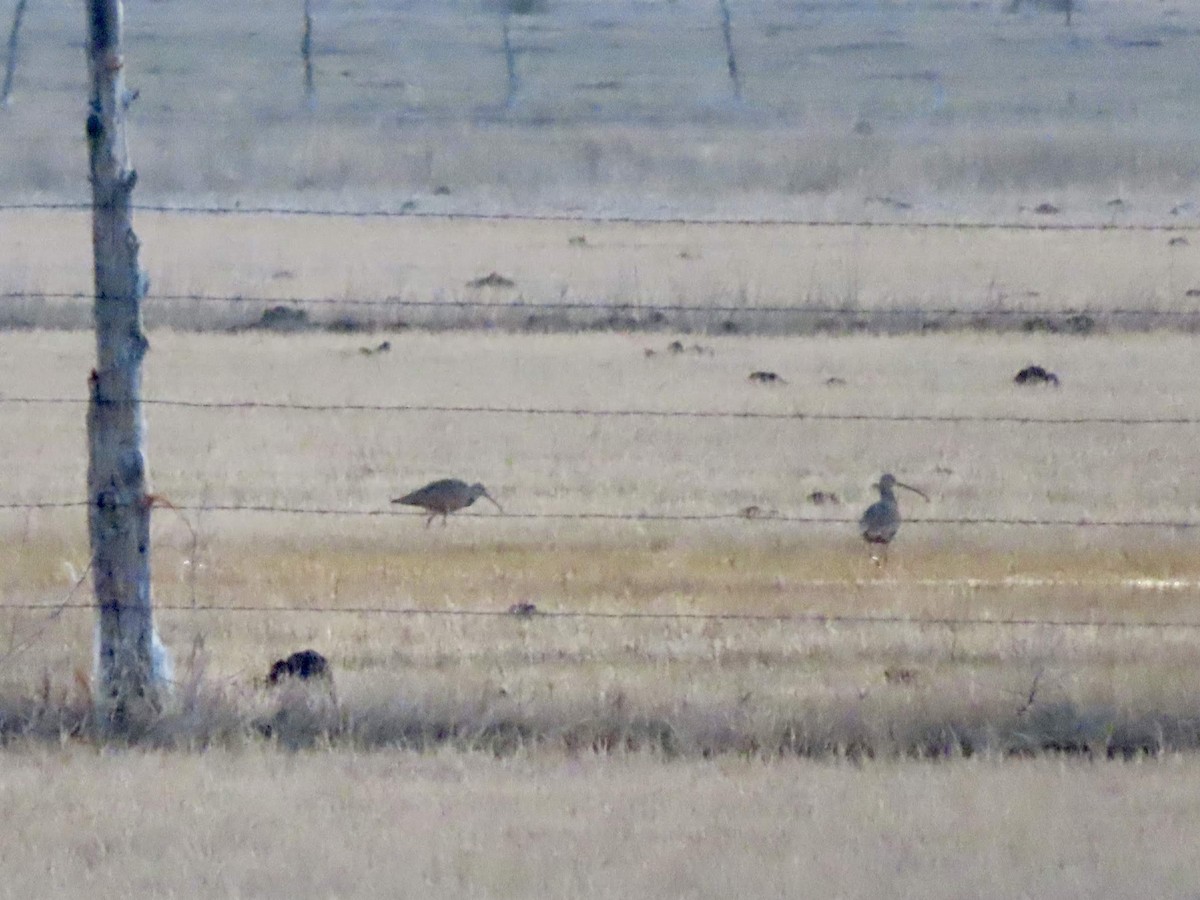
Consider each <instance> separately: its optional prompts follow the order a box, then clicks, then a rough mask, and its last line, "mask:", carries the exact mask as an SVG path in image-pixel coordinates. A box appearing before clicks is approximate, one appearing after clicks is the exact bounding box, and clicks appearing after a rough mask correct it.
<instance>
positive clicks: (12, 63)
mask: <svg viewBox="0 0 1200 900" xmlns="http://www.w3.org/2000/svg"><path fill="white" fill-rule="evenodd" d="M25 3H26V0H17V7H16V9H14V10H13V20H12V29H11V30H10V31H9V32H8V58H7V59H6V60H5V62H4V86H3V87H0V107H7V106H8V104H9V103H11V102H12V86H13V76H14V75H16V74H17V51H18V50H19V49H20V46H21V20H22V19H23V18H24V17H25Z"/></svg>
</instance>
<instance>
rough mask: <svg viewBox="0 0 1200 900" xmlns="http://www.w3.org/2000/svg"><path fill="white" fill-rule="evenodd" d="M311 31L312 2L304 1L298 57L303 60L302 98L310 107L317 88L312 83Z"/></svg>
mask: <svg viewBox="0 0 1200 900" xmlns="http://www.w3.org/2000/svg"><path fill="white" fill-rule="evenodd" d="M312 31H313V18H312V0H304V35H303V37H301V38H300V56H301V58H303V60H304V98H305V100H306V101H307V102H308V105H309V106H310V107H311V106H312V105H313V103H314V102H315V100H316V94H317V87H316V85H315V84H314V83H313V62H312Z"/></svg>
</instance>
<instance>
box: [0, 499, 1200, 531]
mask: <svg viewBox="0 0 1200 900" xmlns="http://www.w3.org/2000/svg"><path fill="white" fill-rule="evenodd" d="M91 505H92V504H91V503H89V502H88V501H87V500H48V501H32V502H26V501H12V502H0V510H68V509H86V508H88V507H89V506H91ZM171 506H172V508H173V509H175V510H177V511H180V512H202V513H259V514H266V515H288V516H331V517H345V518H426V517H428V515H429V514H428V513H425V512H416V511H411V510H395V509H356V508H352V507H320V506H283V505H275V504H253V503H248V504H221V503H212V504H188V503H172V504H171ZM456 518H467V519H481V520H489V521H495V520H517V521H558V522H572V521H592V522H698V523H699V522H733V521H743V522H748V523H755V522H758V523H766V522H783V523H788V524H793V525H809V526H832V525H856V524H857V523H858V517H857V516H824V517H820V518H814V517H812V516H794V515H788V514H786V513H778V512H770V511H763V512H755V513H747V512H745V511H738V512H727V513H653V512H637V513H624V512H615V513H606V512H528V513H520V512H507V511H506V512H503V513H479V514H476V513H459V514H457V516H456ZM904 522H905V524H906V525H918V526H920V525H979V526H1011V527H1024V528H1170V529H1179V530H1189V529H1193V528H1200V521H1189V520H1173V519H1087V518H1079V519H1050V518H1035V517H1016V518H1005V517H996V516H930V517H924V518H920V517H918V518H908V517H906V518H905V519H904Z"/></svg>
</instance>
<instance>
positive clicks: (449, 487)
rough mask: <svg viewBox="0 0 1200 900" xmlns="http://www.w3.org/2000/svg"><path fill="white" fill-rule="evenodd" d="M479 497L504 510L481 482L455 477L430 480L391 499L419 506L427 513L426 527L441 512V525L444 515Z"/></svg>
mask: <svg viewBox="0 0 1200 900" xmlns="http://www.w3.org/2000/svg"><path fill="white" fill-rule="evenodd" d="M480 497H487V498H488V499H489V500H491V501H492V503H493V504H494V505H495V507H496V509H498V510H500V512H504V507H502V506H501V505H500V504H499V503H496V499H495V498H494V497H493V496H492V495H491V494H489V493H488V492H487V488H485V487H484V486H483V485H482V484H479V483H478V482H476V483H475V484H467V483H466V482H465V481H460V480H459V479H457V478H443V479H441V480H440V481H431V482H430V483H429V484H427V485H425V487H423V488H419V489H418V490H415V491H413V492H412V493H411V494H405V495H404V496H403V497H399V498H397V499H395V500H393V501H392V502H393V503H403V504H404V505H405V506H419V507H421V508H422V509H424V510H425V511H426V512H427V513H429V518H428V519H426V520H425V527H426V528H428V527H429V525H430V523H431V522H433V520H434V517H435V516H437V515H438V513H441V515H442V525H443V526H444V525H445V524H446V516H448V515H450V513H452V512H457V511H458V510H460V509H463V508H464V507H467V506H470V505H471V504H472V503H474V502H475V501H476V500H478V499H479V498H480Z"/></svg>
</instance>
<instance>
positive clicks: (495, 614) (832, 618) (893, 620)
mask: <svg viewBox="0 0 1200 900" xmlns="http://www.w3.org/2000/svg"><path fill="white" fill-rule="evenodd" d="M95 608H96V604H95V603H94V602H87V601H69V602H66V603H55V604H49V603H3V604H0V611H13V612H55V611H62V610H67V609H72V610H85V609H86V610H94V609H95ZM154 610H155V612H180V613H195V614H201V613H247V614H255V613H257V614H271V615H274V614H277V613H278V614H289V615H291V614H297V615H330V614H336V615H352V616H364V615H381V616H408V617H430V618H459V619H515V620H518V621H521V622H534V621H538V620H552V619H577V620H579V619H581V620H589V619H590V620H600V621H610V620H613V621H620V620H631V621H698V622H748V623H777V624H800V625H805V624H807V625H818V626H829V625H863V626H873V625H899V626H913V627H945V628H958V627H983V628H987V627H1004V628H1019V627H1031V628H1064V629H1066V628H1095V629H1160V630H1175V629H1178V630H1185V629H1186V630H1191V629H1200V622H1188V621H1162V620H1150V621H1136V620H1120V619H1037V618H1028V617H1017V618H985V617H983V616H961V617H958V616H929V617H914V616H901V615H877V616H872V615H845V614H840V613H834V614H826V613H729V612H714V613H706V612H632V611H604V610H540V609H535V610H533V611H516V610H515V609H428V608H423V607H415V606H410V607H391V606H256V605H251V604H239V603H221V604H201V605H198V606H191V605H187V604H180V603H176V604H172V603H157V602H156V603H155V604H154Z"/></svg>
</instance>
